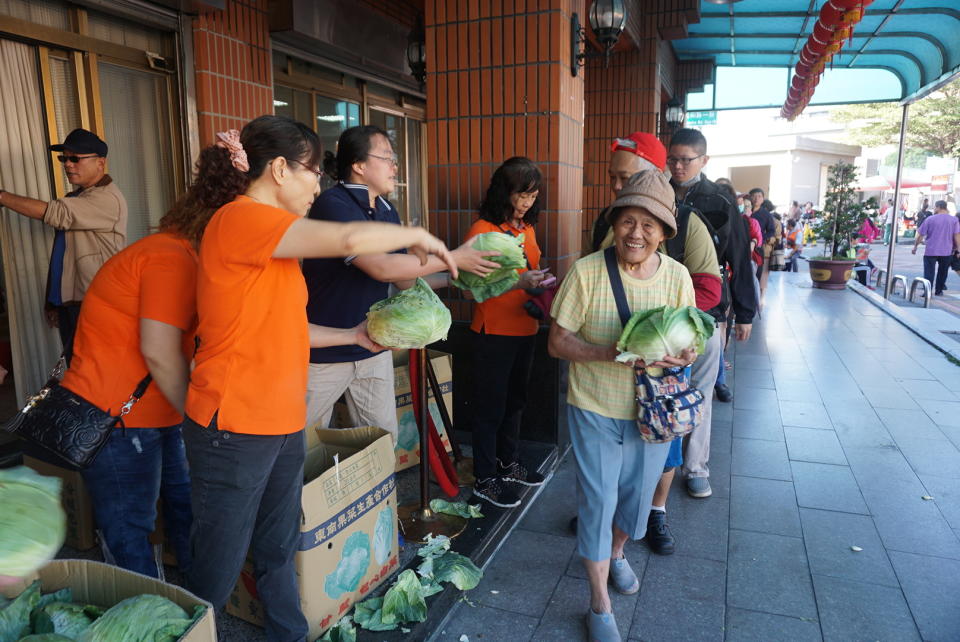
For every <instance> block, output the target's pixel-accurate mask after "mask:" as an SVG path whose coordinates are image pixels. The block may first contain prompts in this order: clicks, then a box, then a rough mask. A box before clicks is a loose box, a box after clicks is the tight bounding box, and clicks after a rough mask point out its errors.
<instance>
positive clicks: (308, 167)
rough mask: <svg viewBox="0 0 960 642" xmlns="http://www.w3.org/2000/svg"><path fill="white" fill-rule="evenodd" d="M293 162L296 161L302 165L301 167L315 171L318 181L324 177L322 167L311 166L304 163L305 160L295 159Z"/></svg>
mask: <svg viewBox="0 0 960 642" xmlns="http://www.w3.org/2000/svg"><path fill="white" fill-rule="evenodd" d="M293 162H294V163H296V164H297V165H300V166H301V167H304V168H306V169H307V171H310V172H313V173H314V174H316V175H317V180H318V181H319V180H320V179H321V178H322V177H323V170H322V169H313V168H312V167H310V166H309V165H307V164H306V163H303V162H301V161H298V160H295V161H293Z"/></svg>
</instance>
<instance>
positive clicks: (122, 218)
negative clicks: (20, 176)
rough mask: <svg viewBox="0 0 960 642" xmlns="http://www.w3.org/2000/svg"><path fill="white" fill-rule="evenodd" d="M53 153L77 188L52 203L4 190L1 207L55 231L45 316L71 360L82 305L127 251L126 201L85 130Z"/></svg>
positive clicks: (100, 145)
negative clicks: (104, 269)
mask: <svg viewBox="0 0 960 642" xmlns="http://www.w3.org/2000/svg"><path fill="white" fill-rule="evenodd" d="M50 151H53V152H62V153H61V154H60V155H59V156H57V159H58V160H59V161H60V162H61V163H63V169H64V171H65V173H66V175H67V181H69V182H70V184H71V185H73V186H74V187H75V188H76V189H74V190H73V191H72V192H70V193H69V194H67V195H66V196H65V197H64V198H58V199H56V200H52V201H50V202H46V201H41V200H37V199H35V198H30V197H28V196H18V195H17V194H12V193H10V192H7V191H5V190H3V189H0V206H2V207H8V208H10V209H11V210H13V211H14V212H17V213H18V214H22V215H23V216H27V217H29V218H34V219H37V220H38V221H43V222H44V223H46V224H47V225H49V226H50V227H52V228H54V229H55V230H56V233H55V235H54V240H53V251H52V253H51V255H50V270H49V272H48V273H47V295H46V311H47V319H48V320H49V321H50V323H51V325H56V326H57V328H58V329H59V331H60V340H61V341H62V342H63V349H64V352H65V354H66V356H67V360H68V363H69V359H70V356H71V350H72V347H73V335H74V332H75V331H76V329H77V319H78V318H79V317H80V302H81V301H82V300H83V296H84V294H85V293H86V291H87V287H88V286H89V285H90V282H91V281H92V280H93V277H94V275H95V274H96V273H97V270H99V269H100V266H101V265H103V264H104V263H105V262H106V261H107V259H109V258H110V257H111V256H113V255H114V254H116V253H117V252H119V251H120V250H121V249H123V247H124V245H125V244H126V239H127V201H126V199H124V198H123V194H122V193H121V192H120V190H119V189H118V188H117V186H116V184H115V183H114V182H113V179H111V178H110V176H109V175H108V174H107V173H106V164H107V144H106V143H105V142H103V141H102V140H101V139H100V137H99V136H97V135H96V134H94V133H93V132H89V131H87V130H85V129H75V130H73V131H72V132H70V134H69V135H68V136H67V138H66V140H64V141H63V143H62V144H60V145H51V146H50Z"/></svg>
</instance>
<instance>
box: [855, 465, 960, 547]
mask: <svg viewBox="0 0 960 642" xmlns="http://www.w3.org/2000/svg"><path fill="white" fill-rule="evenodd" d="M917 486H918V488H919V492H917V491H918V488H914V487H913V486H911V488H910V489H909V490H907V491H898V492H892V491H890V490H870V489H866V488H865V489H864V491H863V497H864V500H865V501H866V502H867V505H868V506H869V507H870V513H871V514H872V515H873V522H874V524H876V525H877V531H878V532H879V533H880V538H881V539H882V540H883V544H884V546H886V548H887V550H888V551H903V552H907V553H919V554H922V555H934V556H939V557H948V558H951V559H956V560H960V540H958V539H957V535H956V533H955V532H954V531H953V530H952V529H951V528H950V525H949V524H948V523H947V521H946V520H945V519H944V517H943V515H942V514H941V512H940V510H939V509H938V508H937V506H936V505H935V504H934V502H930V501H924V500H923V499H921V497H922V496H923V495H924V494H925V493H926V490H925V489H923V486H921V485H919V484H917Z"/></svg>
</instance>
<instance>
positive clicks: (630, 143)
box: [610, 132, 667, 172]
mask: <svg viewBox="0 0 960 642" xmlns="http://www.w3.org/2000/svg"><path fill="white" fill-rule="evenodd" d="M617 150H623V151H625V152H630V153H632V154H636V155H637V156H639V157H640V158H645V159H646V160H648V161H650V162H651V163H653V164H654V165H656V166H657V169H659V170H660V171H661V172H662V171H663V170H664V168H665V167H666V166H667V149H666V148H665V147H664V146H663V143H661V142H660V139H659V138H657V137H656V136H654V135H653V134H647V133H644V132H633V133H632V134H630V135H629V136H627V137H626V138H616V139H614V141H613V142H612V143H611V144H610V151H611V152H615V151H617Z"/></svg>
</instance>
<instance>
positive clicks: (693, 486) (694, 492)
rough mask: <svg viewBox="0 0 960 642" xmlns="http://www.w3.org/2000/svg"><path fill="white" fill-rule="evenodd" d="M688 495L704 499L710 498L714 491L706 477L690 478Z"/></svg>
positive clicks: (688, 480)
mask: <svg viewBox="0 0 960 642" xmlns="http://www.w3.org/2000/svg"><path fill="white" fill-rule="evenodd" d="M687 493H688V494H689V495H690V496H691V497H697V498H703V497H710V495H712V494H713V489H712V488H710V480H709V479H707V478H706V477H690V478H688V479H687Z"/></svg>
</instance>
